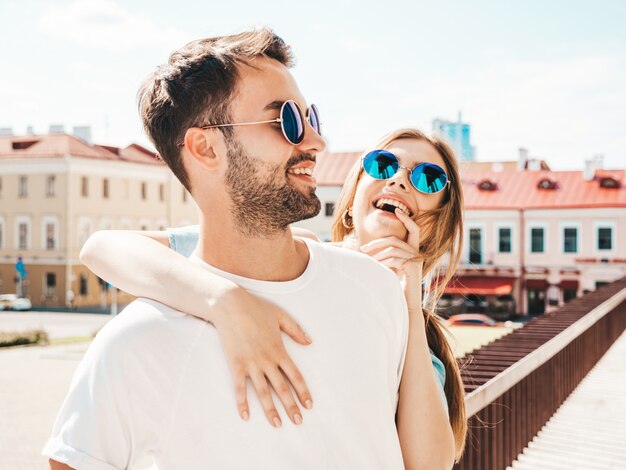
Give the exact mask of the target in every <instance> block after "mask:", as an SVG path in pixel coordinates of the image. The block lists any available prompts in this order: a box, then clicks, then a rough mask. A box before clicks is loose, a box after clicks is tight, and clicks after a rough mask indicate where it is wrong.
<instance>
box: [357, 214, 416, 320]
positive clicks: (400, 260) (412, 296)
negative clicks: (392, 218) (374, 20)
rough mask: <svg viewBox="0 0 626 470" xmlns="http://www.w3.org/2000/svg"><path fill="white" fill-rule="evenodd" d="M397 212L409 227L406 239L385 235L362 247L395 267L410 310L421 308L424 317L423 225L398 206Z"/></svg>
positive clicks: (377, 258) (364, 251)
mask: <svg viewBox="0 0 626 470" xmlns="http://www.w3.org/2000/svg"><path fill="white" fill-rule="evenodd" d="M395 214H396V216H397V217H398V219H400V221H401V222H402V223H403V224H404V226H405V227H406V230H407V239H406V241H403V240H400V239H399V238H398V237H393V236H392V237H385V238H379V239H377V240H374V241H371V242H369V243H367V244H365V245H363V246H362V247H361V251H363V253H365V254H368V255H369V256H371V257H372V258H374V259H375V260H377V261H379V262H380V263H382V264H384V265H385V266H387V267H388V268H391V269H392V270H393V271H394V272H395V273H396V274H397V275H398V277H399V279H400V282H402V286H403V287H404V295H405V297H406V302H407V305H408V307H409V312H414V311H416V312H419V313H420V315H418V318H420V317H422V316H423V315H422V314H421V305H422V267H423V264H424V261H423V258H421V257H420V252H419V245H420V228H419V226H418V225H417V224H416V223H415V221H414V220H413V219H411V218H410V217H409V216H408V215H406V214H405V213H404V212H402V211H401V210H400V209H396V212H395Z"/></svg>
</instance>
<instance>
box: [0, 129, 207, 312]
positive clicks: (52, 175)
mask: <svg viewBox="0 0 626 470" xmlns="http://www.w3.org/2000/svg"><path fill="white" fill-rule="evenodd" d="M197 220H198V218H197V212H196V206H195V203H194V202H193V199H192V198H191V196H190V195H189V194H188V193H187V191H186V190H185V189H184V188H183V186H182V185H181V184H180V183H179V182H178V180H177V179H176V178H175V177H174V176H173V174H172V173H171V171H170V170H169V169H168V168H167V167H166V166H165V165H164V164H163V163H162V162H161V161H160V160H158V158H157V157H156V155H155V154H154V153H152V152H150V151H149V150H147V149H145V148H143V147H141V146H139V145H137V144H133V145H129V146H128V147H126V148H116V147H111V146H101V145H93V144H90V143H88V142H87V141H85V140H82V139H80V138H78V137H76V136H73V135H68V134H63V133H55V134H52V133H51V134H49V135H28V136H23V137H15V136H11V135H7V136H0V293H14V292H17V291H18V290H19V289H20V288H22V289H23V293H24V294H25V295H26V296H28V297H30V299H31V302H32V303H33V305H34V306H37V307H63V306H65V305H66V304H67V303H69V302H68V293H69V291H71V293H72V294H73V295H74V301H73V304H74V305H75V306H77V307H100V306H102V307H104V306H106V305H108V304H110V302H111V296H112V295H113V294H114V293H116V292H115V291H114V290H113V289H109V287H110V286H107V285H106V283H103V282H102V281H100V279H98V278H97V277H96V276H95V275H94V274H93V273H91V272H90V271H89V270H88V269H87V268H86V267H85V266H83V265H82V264H81V263H80V261H79V253H80V250H81V248H82V246H83V244H84V243H85V241H86V240H87V238H88V237H89V235H91V234H92V233H93V232H94V231H96V230H100V229H125V230H131V229H132V230H162V229H165V228H166V227H172V226H181V225H188V224H192V223H197ZM18 257H21V258H22V260H23V263H24V266H25V269H26V272H27V277H26V279H25V280H24V281H23V282H20V279H19V276H18V275H17V271H16V262H17V260H18ZM70 296H71V294H70ZM131 299H132V297H130V296H129V295H127V294H124V293H120V297H119V299H118V300H119V301H120V302H121V303H125V302H127V301H129V300H131Z"/></svg>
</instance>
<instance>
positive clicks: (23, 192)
mask: <svg viewBox="0 0 626 470" xmlns="http://www.w3.org/2000/svg"><path fill="white" fill-rule="evenodd" d="M27 196H28V176H20V179H19V182H18V189H17V197H27Z"/></svg>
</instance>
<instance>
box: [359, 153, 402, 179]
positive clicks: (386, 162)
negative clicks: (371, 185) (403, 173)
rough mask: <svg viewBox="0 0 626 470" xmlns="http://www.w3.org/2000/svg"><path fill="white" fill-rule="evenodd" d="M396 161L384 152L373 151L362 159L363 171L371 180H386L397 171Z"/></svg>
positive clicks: (390, 154) (391, 155)
mask: <svg viewBox="0 0 626 470" xmlns="http://www.w3.org/2000/svg"><path fill="white" fill-rule="evenodd" d="M398 166H399V164H398V159H397V158H396V157H395V155H394V154H393V153H390V152H387V151H385V150H374V151H373V152H370V153H368V154H367V155H366V156H365V158H364V159H363V169H364V170H365V171H366V172H367V174H368V175H370V176H371V177H372V178H376V179H378V180H386V179H387V178H391V177H392V176H393V175H395V174H396V172H397V171H398Z"/></svg>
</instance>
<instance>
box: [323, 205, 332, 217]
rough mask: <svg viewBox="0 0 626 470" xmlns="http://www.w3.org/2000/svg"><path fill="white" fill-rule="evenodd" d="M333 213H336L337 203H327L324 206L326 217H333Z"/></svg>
mask: <svg viewBox="0 0 626 470" xmlns="http://www.w3.org/2000/svg"><path fill="white" fill-rule="evenodd" d="M333 212H335V203H334V202H327V203H326V204H325V205H324V214H326V217H332V216H333Z"/></svg>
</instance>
